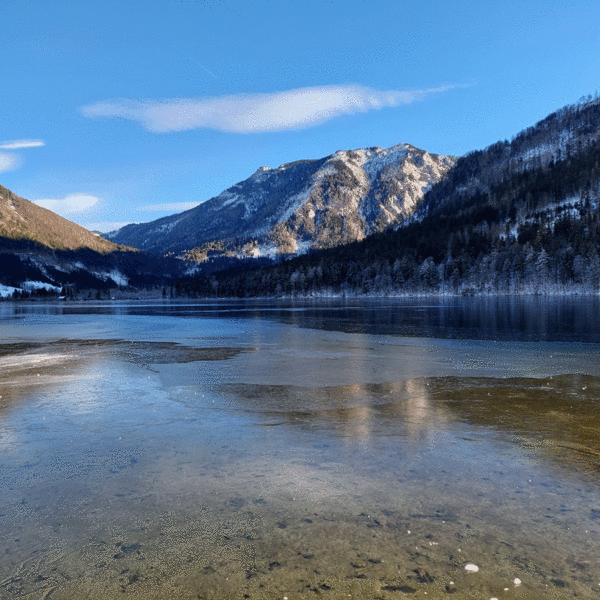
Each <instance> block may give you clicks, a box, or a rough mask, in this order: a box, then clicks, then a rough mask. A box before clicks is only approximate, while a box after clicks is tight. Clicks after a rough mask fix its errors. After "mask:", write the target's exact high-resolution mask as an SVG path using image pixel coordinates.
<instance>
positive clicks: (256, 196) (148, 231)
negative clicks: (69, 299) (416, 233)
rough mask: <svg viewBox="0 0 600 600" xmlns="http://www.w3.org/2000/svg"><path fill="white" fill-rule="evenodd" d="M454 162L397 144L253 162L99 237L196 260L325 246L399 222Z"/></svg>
mask: <svg viewBox="0 0 600 600" xmlns="http://www.w3.org/2000/svg"><path fill="white" fill-rule="evenodd" d="M454 162H455V159H454V158H452V157H449V156H440V155H437V154H430V153H428V152H425V151H423V150H419V149H418V148H415V147H413V146H410V145H408V144H399V145H397V146H394V147H393V148H389V149H383V148H362V149H359V150H352V151H345V150H341V151H339V152H336V153H334V154H332V155H331V156H328V157H326V158H322V159H319V160H299V161H296V162H293V163H288V164H283V165H281V166H280V167H278V168H276V169H270V168H269V167H260V168H259V169H258V170H257V171H256V172H255V173H254V174H253V175H252V176H250V177H249V178H248V179H246V180H244V181H242V182H240V183H238V184H236V185H234V186H232V187H231V188H229V189H228V190H226V191H224V192H223V193H221V194H219V195H218V196H216V197H215V198H212V199H210V200H208V201H206V202H203V203H202V204H200V205H198V206H196V207H195V208H192V209H191V210H188V211H186V212H183V213H180V214H176V215H172V216H169V217H164V218H162V219H159V220H157V221H152V222H150V223H142V224H139V225H127V226H126V227H123V228H122V229H120V230H118V231H116V232H112V233H110V234H107V235H106V237H107V238H108V239H110V240H112V241H114V242H118V243H120V244H127V245H129V246H134V247H136V248H140V249H142V250H145V251H148V252H152V253H155V254H161V255H164V254H170V253H172V254H174V255H176V256H180V257H184V258H188V259H191V260H195V261H203V260H205V259H206V258H207V256H212V257H214V256H218V255H222V256H235V257H240V258H241V257H270V258H275V257H278V256H285V255H294V254H302V253H305V252H307V251H309V250H314V249H321V248H332V247H335V246H339V245H341V244H346V243H349V242H354V241H357V240H362V239H364V238H365V237H367V236H369V235H371V234H373V233H377V232H379V231H383V230H385V229H388V228H390V227H395V226H397V225H399V224H400V223H402V222H403V221H404V220H405V219H406V218H407V217H409V216H411V215H412V214H413V212H414V210H415V208H416V207H417V206H418V204H419V202H420V201H421V200H422V198H423V195H424V193H425V191H426V190H427V189H429V188H430V187H431V186H432V185H434V184H435V183H437V182H438V181H440V180H441V179H442V178H443V177H444V176H445V174H446V173H447V172H448V170H449V169H450V168H451V167H452V165H453V164H454Z"/></svg>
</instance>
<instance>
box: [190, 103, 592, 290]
mask: <svg viewBox="0 0 600 600" xmlns="http://www.w3.org/2000/svg"><path fill="white" fill-rule="evenodd" d="M599 140H600V99H598V98H595V99H593V98H591V97H589V98H588V99H587V100H585V101H580V103H578V104H575V105H572V106H567V107H565V108H563V109H561V110H559V111H557V112H555V113H553V114H551V115H549V116H548V117H546V118H545V119H543V120H542V121H540V122H539V123H537V124H535V125H533V126H532V127H529V128H528V129H526V130H524V131H523V132H521V133H520V134H519V135H517V136H516V137H515V138H513V139H512V140H511V141H510V142H509V141H499V142H497V143H495V144H492V145H491V146H489V147H488V148H485V149H483V150H478V151H475V152H471V153H469V154H467V155H466V156H463V157H460V158H459V159H458V160H457V161H456V164H455V166H454V167H453V168H452V169H451V170H450V171H449V172H448V174H447V175H446V177H444V178H442V179H441V180H440V181H439V182H438V183H437V184H435V185H433V186H432V187H431V188H430V189H429V190H428V191H427V192H426V194H425V196H424V198H423V199H422V201H421V202H419V203H418V205H417V210H415V211H414V212H413V215H412V216H411V217H409V218H408V219H405V220H404V222H403V223H401V225H400V226H398V227H395V228H392V229H387V230H386V231H384V232H382V233H380V234H377V235H370V236H368V237H366V238H365V239H364V240H363V241H362V242H360V243H356V244H349V245H346V246H338V247H336V248H331V249H328V250H325V251H323V252H318V253H310V254H307V255H304V256H298V257H295V258H292V259H291V260H288V261H283V262H281V263H280V264H277V265H274V266H271V267H269V268H266V269H262V270H255V271H245V272H244V271H241V272H237V273H235V272H230V273H227V272H223V273H218V274H216V275H210V276H202V275H199V276H198V277H196V278H195V279H191V280H190V281H189V282H187V287H185V286H184V287H183V291H184V292H186V293H188V294H191V295H193V294H198V295H209V294H210V293H211V291H213V290H215V289H217V290H218V291H219V294H221V295H224V296H225V295H231V296H265V295H269V294H271V295H274V296H296V295H298V296H307V295H308V296H319V295H325V296H329V295H346V296H348V295H350V296H351V295H359V296H360V295H369V296H371V295H382V296H386V295H398V294H400V295H402V294H423V293H425V294H442V295H444V294H466V295H472V294H481V293H484V294H551V293H554V294H594V295H597V294H599V293H600V141H599Z"/></svg>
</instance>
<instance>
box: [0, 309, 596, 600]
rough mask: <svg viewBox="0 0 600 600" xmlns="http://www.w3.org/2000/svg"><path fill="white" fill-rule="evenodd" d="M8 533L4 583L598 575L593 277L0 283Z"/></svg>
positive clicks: (267, 589)
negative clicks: (17, 289) (218, 284)
mask: <svg viewBox="0 0 600 600" xmlns="http://www.w3.org/2000/svg"><path fill="white" fill-rule="evenodd" d="M0 540H2V543H1V544H0V598H2V599H4V598H7V599H8V598H26V599H41V600H46V599H47V598H49V599H51V600H56V599H61V598H94V599H104V598H117V597H128V598H140V599H142V598H143V599H153V598H169V599H170V598H182V599H184V598H185V599H187V598H201V599H208V598H215V599H217V598H236V599H237V598H239V599H242V598H256V599H270V598H279V599H283V598H287V599H288V600H293V599H296V598H320V597H322V598H336V599H337V598H340V599H341V598H350V597H351V598H384V599H387V598H406V597H408V598H429V599H431V598H448V597H452V598H482V599H486V600H489V599H491V598H498V599H500V598H502V599H510V598H556V599H562V598H575V597H580V598H595V597H597V598H599V599H600V561H599V556H600V300H599V299H598V298H594V299H563V300H544V299H541V298H531V299H482V300H479V299H476V298H466V299H450V300H445V301H432V300H430V299H427V300H422V301H415V300H412V301H409V300H386V301H383V300H381V301H371V302H368V301H360V302H359V301H354V302H353V301H347V302H344V301H331V302H326V301H322V302H308V301H307V302H234V301H231V302H196V303H184V302H156V303H135V302H106V303H92V302H87V303H86V302H80V303H47V304H42V303H19V304H13V303H0ZM470 565H475V566H476V567H477V568H478V570H477V571H476V572H473V571H474V567H471V566H470ZM465 567H468V568H465Z"/></svg>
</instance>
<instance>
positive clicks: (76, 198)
mask: <svg viewBox="0 0 600 600" xmlns="http://www.w3.org/2000/svg"><path fill="white" fill-rule="evenodd" d="M33 202H34V204H37V205H38V206H42V207H43V208H47V209H48V210H51V211H52V212H55V213H56V214H59V215H61V216H62V217H65V216H68V215H71V214H73V213H78V212H83V211H84V210H87V209H88V208H92V206H94V205H95V204H96V203H97V202H98V198H96V196H90V195H88V194H69V195H68V196H65V197H64V198H45V199H43V200H34V201H33Z"/></svg>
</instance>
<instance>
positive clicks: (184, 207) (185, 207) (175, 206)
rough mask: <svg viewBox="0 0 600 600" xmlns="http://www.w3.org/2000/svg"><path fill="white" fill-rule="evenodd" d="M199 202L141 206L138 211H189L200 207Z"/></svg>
mask: <svg viewBox="0 0 600 600" xmlns="http://www.w3.org/2000/svg"><path fill="white" fill-rule="evenodd" d="M198 204H199V203H198V202H166V203H164V204H149V205H147V206H140V207H139V208H138V210H148V211H165V210H166V211H171V210H175V211H177V210H189V209H190V208H194V207H195V206H198Z"/></svg>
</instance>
